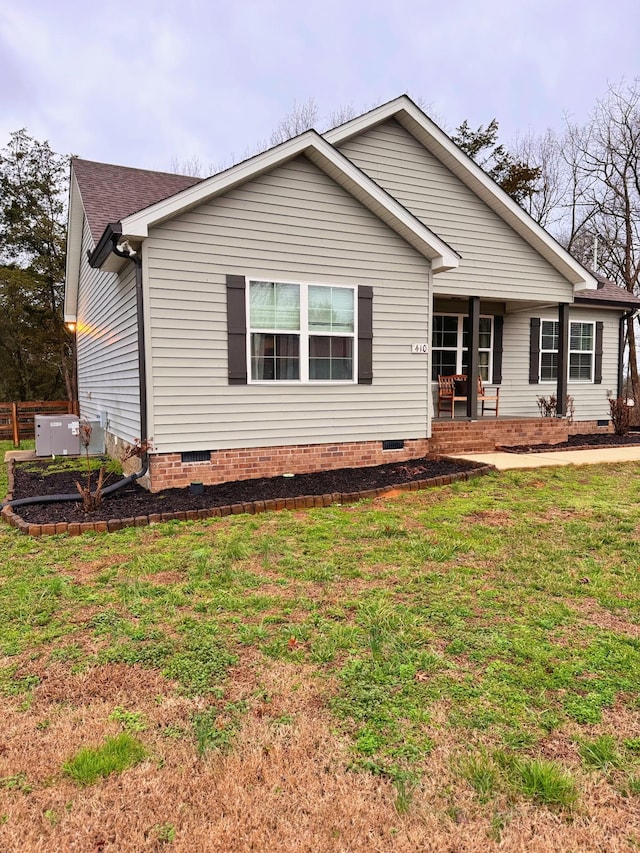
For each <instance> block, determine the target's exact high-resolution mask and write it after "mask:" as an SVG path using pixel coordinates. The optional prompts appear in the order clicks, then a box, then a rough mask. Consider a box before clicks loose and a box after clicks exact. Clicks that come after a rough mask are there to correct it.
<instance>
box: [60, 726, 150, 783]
mask: <svg viewBox="0 0 640 853" xmlns="http://www.w3.org/2000/svg"><path fill="white" fill-rule="evenodd" d="M146 754H147V753H146V750H145V748H144V746H143V745H142V744H141V743H140V741H139V740H137V739H136V738H134V737H133V736H132V735H130V734H128V733H127V732H123V733H122V734H119V735H116V737H111V738H107V740H105V742H104V743H103V744H102V745H101V746H96V747H84V748H83V749H81V750H80V751H79V752H78V753H77V754H76V755H74V757H73V758H71V759H70V760H69V761H67V762H66V763H65V764H64V765H63V767H62V770H63V772H64V773H65V774H66V775H67V776H69V777H70V778H71V779H73V781H74V782H76V783H77V784H78V785H93V784H94V783H95V782H96V781H97V780H98V779H100V778H103V777H105V776H110V775H111V774H112V773H122V771H123V770H127V769H128V768H129V767H134V766H135V765H136V764H139V763H140V762H141V761H142V760H143V759H144V758H145V756H146Z"/></svg>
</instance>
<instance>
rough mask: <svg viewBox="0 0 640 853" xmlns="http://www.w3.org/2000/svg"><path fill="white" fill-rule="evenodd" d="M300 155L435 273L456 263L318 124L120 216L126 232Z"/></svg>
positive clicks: (145, 232)
mask: <svg viewBox="0 0 640 853" xmlns="http://www.w3.org/2000/svg"><path fill="white" fill-rule="evenodd" d="M300 155H305V156H306V157H307V158H308V159H309V160H310V161H311V162H312V163H313V164H314V165H316V166H317V167H318V168H319V169H321V170H322V171H323V172H325V174H327V175H328V176H329V177H330V178H332V179H333V180H334V181H335V182H336V183H337V184H339V185H340V186H341V187H342V188H343V189H345V190H346V191H347V192H349V193H350V194H351V195H352V196H353V197H354V198H356V199H357V200H358V201H359V202H360V203H361V204H363V205H364V206H365V207H366V208H367V209H368V210H370V211H371V212H372V213H374V214H375V215H376V216H377V217H378V218H379V219H381V220H382V221H383V222H385V223H386V224H387V225H388V226H389V227H390V228H392V229H393V230H394V231H395V232H396V233H397V234H399V235H400V236H401V237H402V238H403V239H405V240H406V241H407V242H408V243H409V244H410V245H412V246H413V247H414V248H415V249H417V250H418V251H419V252H420V254H422V255H424V256H425V257H426V258H428V259H429V260H430V261H431V263H432V267H433V271H434V272H435V273H437V272H445V271H446V270H450V269H455V268H456V267H457V266H458V262H459V256H458V254H457V252H455V251H454V250H453V249H452V248H451V247H450V246H448V245H447V244H446V243H445V242H444V240H441V239H440V237H438V236H437V234H435V233H434V232H433V231H431V229H429V228H427V227H426V225H424V224H423V223H422V222H420V220H419V219H417V218H416V217H415V216H414V215H413V214H412V213H410V212H409V211H408V210H407V209H406V208H405V207H403V206H402V205H401V204H400V203H399V202H398V201H396V199H394V198H393V197H392V196H391V195H389V193H387V192H386V191H385V190H383V189H382V188H381V187H379V186H378V184H376V183H375V181H373V180H371V178H369V177H368V176H367V175H365V174H364V172H361V171H360V169H358V168H357V166H355V165H354V164H353V163H351V161H350V160H348V159H347V158H346V157H345V156H344V155H343V154H341V153H340V152H339V151H337V150H336V149H335V148H333V147H332V146H331V145H330V144H329V143H328V142H327V141H326V140H325V139H323V138H322V137H321V136H320V135H319V134H318V133H316V131H315V130H308V131H307V132H306V133H303V134H301V135H300V136H296V137H294V138H293V139H290V140H288V141H287V142H283V143H282V144H281V145H278V146H276V147H275V148H271V149H269V150H268V151H265V152H263V153H262V154H258V155H256V156H255V157H252V158H251V159H250V160H245V161H244V162H243V163H239V164H238V165H237V166H233V167H232V168H230V169H227V170H226V171H225V172H221V173H220V174H218V175H214V176H213V177H211V178H208V179H207V180H205V181H201V182H200V183H198V184H195V185H194V186H193V187H189V188H188V189H186V190H182V192H179V193H177V194H175V195H172V196H170V197H169V198H167V199H164V200H162V201H159V202H157V203H156V204H152V205H151V206H150V207H146V208H145V209H144V210H141V211H139V212H138V213H134V214H132V215H131V216H126V217H125V218H124V219H122V221H121V225H122V237H123V239H132V240H140V239H144V238H145V237H148V236H149V228H151V227H153V226H154V225H157V224H158V223H160V222H163V221H164V220H166V219H170V218H172V217H174V216H177V215H178V214H180V213H182V212H184V211H186V210H189V209H190V208H193V207H195V206H196V205H199V204H202V203H204V202H205V201H208V200H210V199H212V198H215V197H216V196H218V195H221V194H223V193H226V192H228V191H229V190H231V189H233V188H234V187H236V186H239V185H240V184H243V183H246V182H247V181H249V180H251V179H253V178H256V177H258V176H260V175H262V174H264V173H265V172H268V171H270V170H271V169H274V168H275V167H277V166H280V165H282V164H284V163H286V162H288V161H289V160H291V159H293V158H294V157H298V156H300Z"/></svg>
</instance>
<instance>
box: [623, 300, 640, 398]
mask: <svg viewBox="0 0 640 853" xmlns="http://www.w3.org/2000/svg"><path fill="white" fill-rule="evenodd" d="M637 314H638V310H637V309H634V310H633V311H627V313H626V314H623V315H622V316H621V317H620V322H619V326H618V398H620V397H622V392H623V391H624V342H625V323H626V322H627V321H628V320H633V319H634V318H635V317H636V316H637Z"/></svg>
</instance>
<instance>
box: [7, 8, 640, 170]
mask: <svg viewBox="0 0 640 853" xmlns="http://www.w3.org/2000/svg"><path fill="white" fill-rule="evenodd" d="M639 35H640V3H639V2H638V0H609V2H607V3H601V2H599V0H581V2H580V0H448V2H439V3H435V2H433V0H385V2H379V0H322V2H319V0H235V2H234V0H232V2H231V3H230V2H228V0H225V2H221V0H209V2H207V0H178V2H175V0H174V2H171V3H169V2H166V0H131V2H130V3H128V4H123V3H114V4H109V3H98V2H95V0H56V2H55V3H53V2H51V0H6V1H5V3H4V4H3V8H2V9H0V146H4V145H5V144H6V143H7V141H8V138H9V133H10V132H11V131H13V130H17V129H19V128H21V127H26V128H27V130H28V131H29V132H30V133H31V134H32V135H33V136H35V137H37V138H38V139H48V140H49V141H50V142H51V145H52V146H53V148H54V149H55V150H57V151H59V152H61V153H74V154H79V155H80V156H82V157H85V158H87V159H93V160H103V161H105V162H111V163H120V164H122V165H129V166H138V167H143V168H151V169H169V167H170V165H171V162H172V159H173V158H177V159H178V160H180V161H185V160H188V159H189V158H191V157H194V156H195V157H198V158H199V159H200V160H201V161H202V162H203V164H204V165H205V166H208V165H209V164H212V165H215V166H222V165H227V164H228V163H229V161H230V160H231V159H232V158H236V159H238V158H239V157H241V156H242V155H243V154H246V153H248V152H249V151H250V150H251V149H254V148H255V147H256V145H257V144H258V143H259V142H260V141H261V140H265V139H268V138H269V136H270V134H271V131H272V130H273V128H274V127H275V126H276V125H277V123H278V120H279V119H280V118H282V117H283V116H284V115H285V114H286V113H288V112H289V111H290V110H291V109H292V107H293V105H294V102H296V101H297V102H298V103H301V102H305V101H306V100H307V99H308V98H309V97H313V98H315V100H316V103H317V105H318V108H319V112H320V114H321V116H325V117H326V116H328V115H329V114H330V113H331V112H332V111H333V110H335V109H337V108H339V107H340V106H341V105H345V104H352V105H353V106H354V107H356V108H357V109H358V112H361V111H364V110H365V109H367V108H369V107H371V106H373V105H375V104H378V103H382V102H384V101H387V100H389V99H391V98H394V97H396V96H397V95H399V94H402V93H403V92H408V93H409V94H410V95H412V96H413V97H414V98H416V99H420V100H421V102H422V103H423V104H424V105H425V108H426V110H427V112H429V113H430V114H431V115H432V116H433V117H434V118H435V119H436V120H437V121H438V122H440V123H441V124H442V125H443V126H444V127H445V128H446V129H449V130H450V129H452V128H454V127H455V126H457V125H458V124H459V123H460V122H461V121H462V120H463V119H465V118H466V119H468V120H469V122H470V123H471V124H472V125H473V126H477V125H478V124H486V123H487V122H488V121H489V120H490V119H491V118H493V117H494V116H495V117H496V118H497V119H498V121H499V122H500V128H501V130H500V133H501V138H502V140H503V141H507V142H508V141H510V140H512V139H513V138H514V137H515V136H516V134H518V133H521V134H522V133H526V132H527V131H529V130H532V131H534V132H541V131H543V130H544V129H545V128H547V127H555V128H560V127H561V125H562V121H563V115H564V114H565V113H569V114H571V115H572V116H573V117H574V118H575V119H576V120H578V121H583V120H584V119H585V118H586V117H587V116H588V114H589V112H590V110H591V109H592V107H593V105H594V104H595V102H596V100H597V99H598V98H601V97H603V96H605V95H606V91H607V86H608V84H609V83H612V84H618V83H620V82H621V81H622V80H623V79H624V80H625V81H626V82H628V83H631V82H632V81H633V79H634V78H635V77H636V76H639V75H640V68H639V67H638V36H639Z"/></svg>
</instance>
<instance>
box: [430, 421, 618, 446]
mask: <svg viewBox="0 0 640 853" xmlns="http://www.w3.org/2000/svg"><path fill="white" fill-rule="evenodd" d="M611 431H612V427H611V426H610V425H609V423H608V422H607V425H606V426H603V425H602V421H596V420H593V421H577V422H575V421H574V422H573V423H570V422H569V421H568V420H567V419H566V418H542V417H538V418H517V417H505V418H501V417H498V418H495V417H484V418H481V419H478V420H471V419H470V418H458V419H456V420H451V418H450V417H449V418H447V417H444V418H440V419H434V420H432V422H431V438H430V439H429V452H430V453H441V454H443V455H444V456H446V455H447V454H451V453H491V452H492V451H494V450H495V449H496V447H513V446H516V445H525V444H526V445H533V444H559V443H560V442H563V441H566V440H567V438H568V437H569V436H570V435H574V434H576V433H595V432H602V433H609V432H611Z"/></svg>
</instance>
